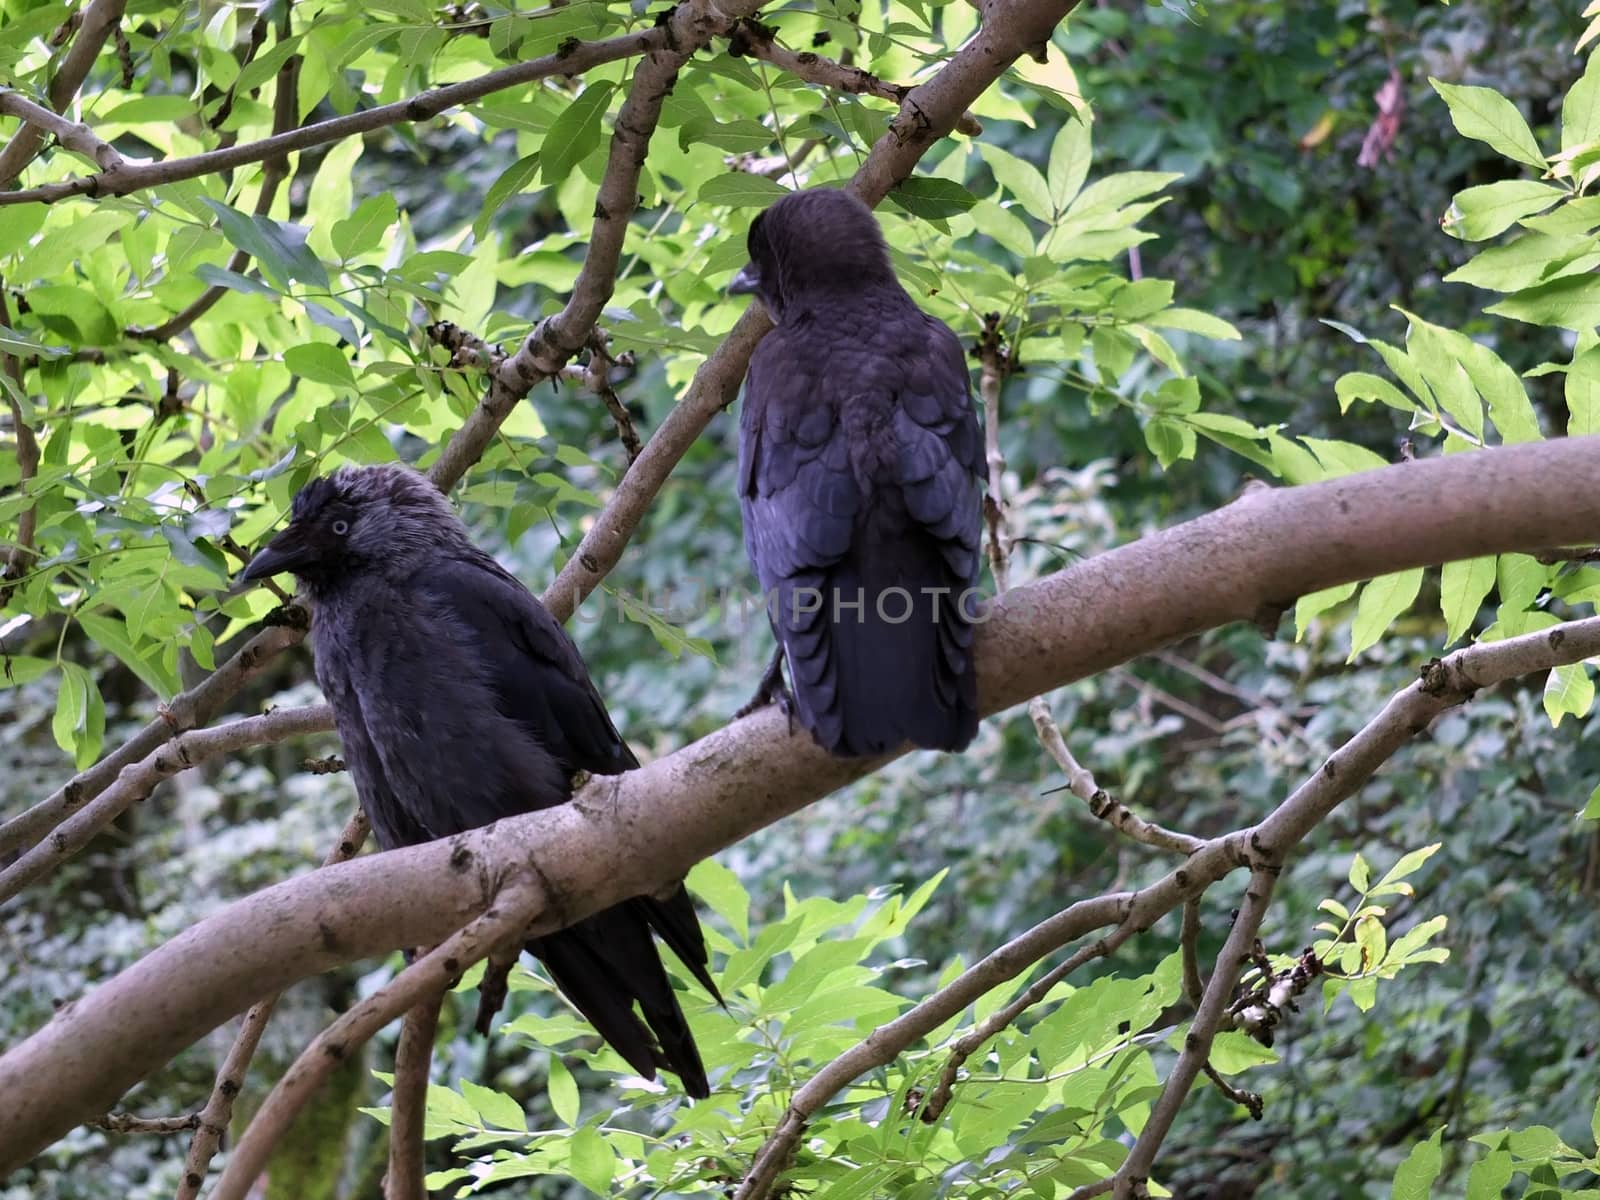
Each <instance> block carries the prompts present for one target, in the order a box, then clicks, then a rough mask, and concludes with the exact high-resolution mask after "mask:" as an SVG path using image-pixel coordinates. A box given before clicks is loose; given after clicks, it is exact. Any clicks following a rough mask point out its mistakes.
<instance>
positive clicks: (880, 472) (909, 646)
mask: <svg viewBox="0 0 1600 1200" xmlns="http://www.w3.org/2000/svg"><path fill="white" fill-rule="evenodd" d="M749 248H750V263H749V265H747V266H746V267H745V268H744V269H743V270H742V271H740V272H739V274H738V275H737V276H736V277H735V278H734V280H733V282H732V284H730V285H729V289H728V290H729V291H731V292H734V293H745V292H754V293H755V294H756V295H758V296H759V297H760V298H761V302H762V303H763V304H764V305H765V306H766V308H767V311H768V313H770V314H771V316H772V320H773V322H774V323H775V324H776V325H777V328H776V329H775V330H774V331H773V332H772V333H770V334H769V335H767V337H766V338H765V339H764V340H763V341H762V342H761V344H760V345H759V346H757V347H756V351H755V353H754V354H753V355H752V356H751V359H750V373H749V376H748V378H747V382H746V385H745V395H744V411H743V413H742V415H741V416H740V419H739V500H740V504H741V506H742V507H743V509H744V544H745V549H746V550H747V551H748V552H749V555H750V562H751V565H752V566H753V567H754V568H755V572H756V576H757V578H758V579H759V580H760V581H761V590H762V592H763V593H764V594H765V595H766V596H768V597H769V600H768V615H769V617H770V619H771V621H772V627H773V632H774V633H775V634H776V635H777V638H778V643H779V644H778V653H777V654H776V655H775V656H774V658H773V660H772V665H771V666H770V667H768V669H767V674H766V676H765V677H764V678H763V680H762V686H761V690H760V691H759V692H757V694H756V698H755V700H753V701H752V702H751V705H750V706H749V707H755V706H756V705H758V704H761V703H764V702H765V701H766V700H768V699H770V698H771V697H772V696H773V695H774V693H778V694H780V695H781V692H782V673H781V671H782V661H783V659H784V658H785V657H787V658H788V661H789V674H790V682H791V685H792V705H793V708H792V710H791V711H793V712H797V713H798V715H799V718H800V722H801V724H803V725H804V726H805V727H806V728H807V729H808V730H810V731H811V735H812V737H814V738H815V739H816V740H817V742H818V744H820V745H821V746H823V747H824V748H825V749H827V750H829V751H831V752H832V753H834V754H839V755H871V754H882V753H885V752H887V751H890V750H893V749H895V748H896V747H897V746H900V745H901V744H903V743H905V742H907V741H910V742H913V743H915V744H916V745H918V746H926V747H930V748H933V749H938V750H962V749H965V748H966V746H967V744H968V743H969V742H971V741H972V738H973V735H974V734H975V733H976V732H977V728H978V706H977V676H976V671H975V667H974V662H973V655H972V624H971V621H972V617H973V615H974V614H975V612H976V593H975V590H974V589H975V587H976V584H977V579H978V563H979V542H980V538H981V536H982V525H983V521H982V508H981V504H980V491H979V483H980V480H981V479H982V474H983V469H984V463H983V438H982V435H981V434H980V432H979V429H978V419H977V414H976V413H975V411H974V409H973V403H972V388H971V382H970V380H969V378H968V375H967V366H966V359H965V356H964V355H963V354H962V351H961V343H960V342H959V341H957V340H956V336H955V334H953V333H952V332H951V331H950V329H949V327H948V326H946V325H945V324H944V323H943V322H942V321H939V320H936V319H935V318H933V317H930V316H928V315H927V314H926V313H924V312H923V311H922V310H921V309H920V308H918V307H917V305H916V302H915V301H913V300H912V299H911V297H910V296H909V295H908V294H907V293H906V291H905V289H904V288H902V287H901V286H900V283H899V281H898V280H897V279H896V278H895V274H894V268H893V267H892V266H891V265H890V262H889V252H888V249H887V247H886V246H885V244H884V240H883V233H882V231H881V230H880V229H879V228H878V222H877V219H876V218H875V217H873V215H872V211H871V210H870V209H869V208H868V207H867V206H866V205H865V204H864V203H862V202H861V201H860V200H858V199H857V198H856V197H855V196H853V195H851V194H850V193H848V192H843V191H835V190H832V189H818V190H814V191H805V192H795V193H791V194H790V195H788V196H785V197H783V198H782V199H781V200H778V201H777V202H776V203H774V204H773V205H772V207H770V208H769V209H767V210H766V211H765V212H764V213H762V214H761V215H760V216H758V217H757V218H756V219H755V222H754V224H752V225H751V226H750V238H749Z"/></svg>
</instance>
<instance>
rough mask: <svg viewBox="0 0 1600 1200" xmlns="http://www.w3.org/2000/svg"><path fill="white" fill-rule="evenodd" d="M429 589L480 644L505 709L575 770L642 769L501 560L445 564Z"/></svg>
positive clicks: (552, 623) (555, 629)
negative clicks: (637, 767) (497, 561)
mask: <svg viewBox="0 0 1600 1200" xmlns="http://www.w3.org/2000/svg"><path fill="white" fill-rule="evenodd" d="M424 586H425V587H427V588H428V589H429V590H431V591H434V592H435V593H436V594H437V595H438V596H439V598H440V599H441V600H442V601H443V602H444V603H445V604H446V605H447V607H448V608H449V609H450V611H451V612H452V613H453V615H454V616H455V617H456V619H457V620H459V621H460V622H461V623H462V624H463V625H464V626H465V627H466V628H467V630H468V631H469V632H470V634H471V635H472V636H473V637H474V638H476V639H478V640H480V641H481V643H482V645H483V647H484V655H483V657H484V662H485V663H486V664H487V666H488V670H489V677H490V682H491V683H492V686H493V688H494V691H495V694H496V696H497V698H498V699H499V702H500V708H501V711H502V712H503V713H504V714H505V715H506V716H507V717H509V718H511V719H512V720H514V721H516V722H517V723H518V724H520V725H521V726H522V727H523V728H525V729H526V730H527V731H528V732H529V733H531V734H532V735H533V736H534V737H535V738H536V739H538V741H539V742H540V744H541V745H543V746H544V748H545V749H546V750H548V751H549V752H550V753H551V754H552V755H554V756H555V758H556V759H557V761H558V762H560V763H561V764H562V765H563V766H564V767H565V768H566V769H567V770H568V772H569V773H570V772H571V771H575V770H584V771H592V772H594V773H596V774H600V775H616V774H619V773H620V772H622V771H626V770H629V769H630V768H632V767H636V766H638V765H639V762H638V759H636V758H634V756H633V751H631V750H629V749H628V745H627V743H626V742H624V741H623V740H622V736H621V735H620V734H619V733H618V732H617V728H616V726H615V725H613V724H612V722H611V717H610V715H609V714H608V713H607V712H606V708H605V704H604V702H602V701H601V699H600V694H599V693H598V692H597V691H595V687H594V683H593V682H592V681H591V680H590V678H589V672H588V669H587V668H586V667H585V666H584V663H583V657H582V656H581V655H580V654H579V653H578V648H577V647H576V646H575V645H573V644H572V639H571V638H569V637H568V636H567V634H566V631H565V630H563V629H562V628H561V626H560V625H559V624H557V623H556V619H555V618H554V617H552V616H551V615H550V613H549V610H547V609H546V608H545V607H544V605H542V604H540V603H539V601H538V600H537V599H535V598H534V596H533V595H532V593H530V592H529V591H528V589H527V588H525V587H523V586H522V584H521V583H520V582H519V581H518V580H517V579H516V578H515V577H514V576H512V575H511V574H509V573H508V572H507V571H506V570H505V569H504V568H502V567H501V566H500V565H499V564H498V563H496V562H495V561H494V559H492V558H490V557H489V556H488V555H486V554H485V555H475V556H473V557H470V558H449V559H445V560H442V561H441V562H440V563H439V564H438V565H437V566H436V567H435V568H434V569H433V570H431V571H430V572H429V575H428V578H427V580H426V581H425V583H424Z"/></svg>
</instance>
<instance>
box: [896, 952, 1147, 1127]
mask: <svg viewBox="0 0 1600 1200" xmlns="http://www.w3.org/2000/svg"><path fill="white" fill-rule="evenodd" d="M1133 933H1134V930H1133V927H1132V926H1131V925H1129V924H1128V923H1127V922H1123V923H1122V924H1121V925H1119V926H1118V927H1117V928H1116V930H1115V931H1113V932H1112V933H1111V934H1109V935H1108V936H1106V937H1103V938H1097V939H1096V940H1095V941H1093V942H1090V943H1089V944H1088V945H1087V946H1083V947H1081V948H1079V949H1078V950H1077V951H1076V952H1074V953H1073V954H1072V956H1071V957H1070V958H1068V959H1067V960H1066V961H1065V962H1062V963H1060V964H1059V965H1057V966H1055V967H1052V968H1051V969H1050V970H1048V971H1046V972H1045V973H1044V974H1043V975H1041V976H1039V978H1038V979H1036V980H1034V981H1033V982H1032V983H1030V984H1029V985H1028V987H1027V989H1026V990H1025V991H1023V992H1022V993H1021V994H1020V995H1018V996H1017V997H1015V998H1014V999H1013V1000H1012V1001H1011V1002H1010V1003H1008V1004H1006V1005H1005V1006H1004V1007H1002V1008H1000V1009H998V1010H997V1011H995V1012H993V1013H991V1014H989V1016H988V1017H986V1018H985V1019H984V1020H983V1021H981V1022H979V1023H978V1024H977V1025H975V1026H974V1027H973V1028H972V1029H970V1030H968V1031H967V1032H966V1033H964V1034H962V1035H961V1037H959V1038H957V1039H956V1040H955V1041H954V1042H953V1043H951V1046H950V1057H949V1058H947V1059H946V1060H945V1064H944V1066H943V1068H941V1069H940V1071H939V1081H938V1083H936V1084H935V1085H934V1088H933V1091H931V1092H929V1093H928V1099H927V1101H926V1103H924V1105H923V1107H922V1113H921V1117H922V1120H923V1121H924V1122H926V1123H927V1124H930V1125H931V1124H932V1123H933V1122H935V1121H937V1120H938V1119H939V1118H940V1117H941V1116H943V1115H944V1110H945V1108H946V1107H947V1106H948V1105H949V1103H950V1098H951V1095H952V1093H953V1090H954V1088H955V1085H956V1082H957V1079H958V1078H959V1075H960V1071H961V1068H962V1067H963V1066H965V1065H966V1062H967V1060H968V1059H969V1058H971V1057H972V1055H973V1054H974V1053H975V1052H976V1051H977V1050H978V1048H979V1047H981V1046H982V1045H983V1044H984V1043H985V1042H987V1041H988V1040H989V1039H990V1038H992V1037H994V1036H995V1034H997V1033H999V1032H1001V1031H1002V1030H1003V1029H1005V1028H1006V1027H1007V1026H1009V1025H1010V1024H1011V1023H1012V1022H1013V1021H1015V1020H1016V1019H1017V1018H1018V1017H1020V1016H1021V1015H1022V1014H1023V1013H1024V1012H1026V1011H1027V1010H1028V1009H1030V1008H1032V1007H1033V1006H1034V1005H1035V1004H1038V1003H1039V1002H1040V1001H1041V1000H1043V999H1044V998H1045V997H1046V996H1048V995H1049V994H1050V989H1051V988H1053V987H1055V986H1056V984H1058V983H1060V982H1061V981H1062V980H1063V979H1065V978H1066V977H1067V976H1068V975H1071V974H1072V973H1073V972H1074V971H1076V970H1077V969H1078V968H1079V967H1081V966H1083V964H1084V963H1086V962H1090V961H1091V960H1093V959H1096V958H1105V957H1107V956H1108V955H1110V954H1112V953H1113V952H1114V951H1115V950H1116V949H1117V948H1118V947H1119V946H1121V945H1122V943H1124V942H1126V941H1127V940H1128V939H1129V938H1130V937H1132V936H1133Z"/></svg>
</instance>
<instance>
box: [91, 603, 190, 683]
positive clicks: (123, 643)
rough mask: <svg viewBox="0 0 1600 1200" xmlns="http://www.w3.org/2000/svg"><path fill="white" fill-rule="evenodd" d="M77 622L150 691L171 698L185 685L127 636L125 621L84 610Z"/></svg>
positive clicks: (97, 643) (96, 642)
mask: <svg viewBox="0 0 1600 1200" xmlns="http://www.w3.org/2000/svg"><path fill="white" fill-rule="evenodd" d="M78 624H80V625H82V626H83V631H84V632H85V633H87V634H88V635H89V637H90V638H92V639H93V640H94V642H95V644H96V645H98V646H101V647H103V648H105V649H107V650H109V651H111V653H113V654H115V655H116V656H117V658H118V659H120V660H121V661H122V663H123V665H124V666H126V667H127V668H128V669H129V670H130V671H132V672H133V673H134V674H135V675H137V676H138V677H139V678H140V679H142V680H144V682H145V683H146V684H147V685H148V686H149V688H150V690H151V691H153V692H154V693H155V694H156V695H158V696H160V697H161V698H162V699H163V700H170V699H171V698H172V697H173V696H174V695H176V694H177V692H178V691H179V690H180V688H181V686H182V685H181V684H180V683H179V681H178V677H177V675H175V674H171V673H168V672H166V671H163V670H162V669H161V664H160V663H159V662H157V661H156V660H155V659H153V658H152V657H151V656H150V655H149V654H147V653H146V652H144V651H142V650H140V648H139V647H138V646H136V645H135V644H134V640H133V639H132V638H131V637H129V636H128V626H127V623H126V622H125V621H118V620H116V619H114V618H112V617H108V616H106V615H105V614H103V613H88V612H81V613H79V614H78Z"/></svg>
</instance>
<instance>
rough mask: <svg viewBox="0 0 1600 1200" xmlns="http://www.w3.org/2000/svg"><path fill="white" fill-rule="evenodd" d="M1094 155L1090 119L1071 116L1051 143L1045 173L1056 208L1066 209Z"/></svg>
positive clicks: (1081, 182) (1087, 171) (1052, 204)
mask: <svg viewBox="0 0 1600 1200" xmlns="http://www.w3.org/2000/svg"><path fill="white" fill-rule="evenodd" d="M1091 157H1092V154H1091V150H1090V138H1089V121H1088V119H1087V118H1084V117H1068V118H1067V119H1066V120H1065V121H1063V122H1062V123H1061V130H1060V132H1058V133H1057V134H1056V136H1055V141H1053V142H1051V143H1050V165H1049V168H1048V170H1047V173H1046V176H1045V179H1046V182H1047V184H1048V186H1049V189H1050V206H1051V207H1052V208H1053V209H1054V210H1055V211H1056V212H1058V213H1059V212H1062V211H1064V210H1065V209H1066V207H1067V205H1068V204H1070V203H1072V200H1073V198H1074V197H1076V196H1077V194H1078V190H1079V189H1080V188H1082V187H1083V181H1084V179H1085V178H1086V177H1087V176H1088V174H1089V160H1090V158H1091Z"/></svg>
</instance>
